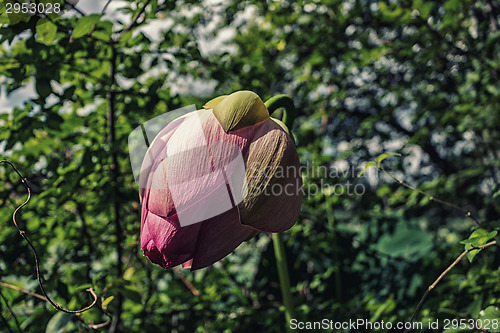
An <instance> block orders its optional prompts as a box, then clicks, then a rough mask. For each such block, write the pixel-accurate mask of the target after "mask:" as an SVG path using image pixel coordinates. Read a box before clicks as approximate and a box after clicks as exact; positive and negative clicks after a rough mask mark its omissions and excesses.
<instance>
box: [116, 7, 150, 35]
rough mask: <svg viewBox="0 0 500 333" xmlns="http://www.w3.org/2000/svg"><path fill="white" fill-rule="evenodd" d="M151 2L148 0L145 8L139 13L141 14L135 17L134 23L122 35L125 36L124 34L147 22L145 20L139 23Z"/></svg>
mask: <svg viewBox="0 0 500 333" xmlns="http://www.w3.org/2000/svg"><path fill="white" fill-rule="evenodd" d="M150 2H151V0H147V1H146V3H145V4H144V6H143V7H142V8H141V10H140V11H139V13H137V15H136V16H135V17H134V19H133V20H132V23H131V24H130V25H129V26H128V27H127V28H125V29H124V30H122V31H121V34H122V35H123V34H124V33H126V32H128V31H130V30H132V29H133V28H135V27H136V26H138V25H140V24H142V23H144V22H145V21H146V20H145V19H144V20H143V21H142V22H139V23H138V22H137V21H138V20H139V17H141V15H142V14H144V12H145V11H146V7H147V6H148V5H149V3H150Z"/></svg>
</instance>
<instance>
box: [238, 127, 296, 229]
mask: <svg viewBox="0 0 500 333" xmlns="http://www.w3.org/2000/svg"><path fill="white" fill-rule="evenodd" d="M247 181H248V182H249V188H250V192H249V195H248V196H247V197H246V198H245V200H244V201H243V202H242V203H241V204H240V205H239V208H240V212H241V221H242V223H243V224H245V225H248V226H251V227H253V228H255V229H257V230H260V231H264V232H282V231H285V230H287V229H289V228H291V227H292V226H293V225H294V224H295V222H296V221H297V218H298V217H299V213H300V208H301V205H302V177H301V175H300V162H299V157H298V155H297V151H296V149H295V145H294V144H293V142H292V139H291V137H290V136H289V135H288V134H286V132H285V131H284V130H283V129H282V128H281V127H280V126H279V125H277V124H276V123H275V122H273V121H272V120H268V121H266V122H265V123H263V124H261V125H260V126H258V127H256V133H255V137H254V138H253V141H252V143H251V144H250V149H249V153H248V156H247Z"/></svg>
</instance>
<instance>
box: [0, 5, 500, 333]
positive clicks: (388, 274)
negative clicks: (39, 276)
mask: <svg viewBox="0 0 500 333" xmlns="http://www.w3.org/2000/svg"><path fill="white" fill-rule="evenodd" d="M8 2H9V1H4V2H3V3H0V9H1V10H0V14H1V16H0V25H1V28H0V34H1V35H0V42H1V44H0V87H1V88H0V96H1V97H0V126H1V131H0V159H8V160H10V161H12V162H13V163H15V165H16V166H17V167H18V168H19V170H20V172H21V173H22V174H23V176H25V177H26V178H27V179H28V183H29V185H30V187H31V189H32V194H33V197H32V199H31V201H30V202H29V204H28V205H27V206H26V207H25V208H23V209H22V210H21V212H20V213H19V215H18V223H19V224H20V227H21V228H22V229H24V230H26V232H27V235H28V237H29V238H30V239H31V241H32V243H33V245H34V246H35V247H36V249H37V251H38V254H39V256H40V260H41V270H42V273H43V277H44V281H45V288H46V289H47V292H48V294H49V295H50V296H51V297H52V298H53V299H54V300H56V301H57V302H59V303H61V304H63V305H64V306H66V307H67V308H69V309H77V308H82V307H83V306H85V305H87V304H89V302H90V299H89V296H88V293H87V292H86V291H85V289H86V288H89V287H91V286H92V287H93V288H94V289H95V291H96V293H97V295H98V297H99V301H98V306H96V307H94V308H93V309H91V310H90V311H87V312H85V313H84V314H82V315H81V316H79V317H78V316H75V315H72V314H65V313H63V312H58V311H56V310H55V309H54V308H53V307H52V306H50V305H49V304H48V303H46V302H44V301H43V300H40V299H39V298H36V297H33V296H31V295H27V294H25V293H22V292H19V291H18V290H15V289H13V288H12V286H14V287H16V288H20V289H23V290H27V291H32V292H35V293H38V294H39V293H40V290H39V288H38V285H37V281H36V275H35V272H34V260H33V256H32V254H31V252H30V249H29V247H28V246H27V244H26V242H25V241H24V240H23V239H22V238H21V237H20V235H19V233H18V232H17V230H16V229H15V227H14V226H13V223H12V219H11V217H12V213H13V211H14V210H15V208H16V207H17V206H18V205H20V204H21V203H22V202H23V201H24V200H25V197H26V194H25V189H24V187H23V186H22V184H21V182H20V180H19V178H18V177H17V175H16V174H15V173H14V172H13V171H12V170H11V169H9V168H7V167H6V166H5V165H2V168H0V282H1V283H2V285H1V286H0V317H1V318H0V319H1V320H0V331H1V332H87V331H91V332H92V331H109V332H159V331H161V332H257V331H261V332H284V331H285V328H284V326H285V319H284V315H283V312H282V297H281V293H280V288H279V279H278V275H277V270H276V266H275V258H274V253H273V248H272V244H271V242H270V235H268V234H261V235H259V236H258V237H256V238H254V239H252V240H251V241H249V242H248V243H245V244H243V245H241V246H240V247H239V248H238V249H237V250H236V251H235V252H234V253H233V254H231V255H229V256H228V257H226V258H225V259H223V260H222V261H220V262H218V263H216V264H215V265H213V266H211V267H209V268H206V269H203V270H200V271H195V272H190V271H189V270H184V269H176V270H172V269H169V270H164V269H162V268H160V267H159V266H156V265H153V264H151V263H150V262H149V261H148V260H147V259H146V258H145V257H143V255H142V251H141V250H140V244H139V230H140V205H139V196H138V187H137V185H136V183H135V182H134V178H133V175H132V169H131V166H130V160H129V156H128V146H127V140H128V135H129V134H130V132H131V131H132V130H133V129H134V128H136V127H137V126H139V125H140V124H142V123H144V122H145V121H147V120H149V119H151V118H153V117H155V116H158V115H161V114H163V113H165V112H168V111H171V110H175V109H177V108H180V107H183V106H187V105H191V104H195V105H196V107H197V108H201V106H202V105H203V104H204V103H205V102H206V101H208V100H210V99H211V98H213V97H215V96H218V95H223V94H228V93H231V92H233V91H236V90H242V89H247V90H252V91H254V92H256V93H257V94H259V95H260V96H261V97H262V99H263V100H266V99H268V98H270V97H272V96H274V95H276V94H281V93H285V94H287V95H289V96H290V97H292V98H293V100H294V102H295V104H296V107H297V109H298V118H297V119H296V121H295V125H294V128H293V129H292V130H293V133H294V134H295V137H296V143H297V149H298V151H299V156H300V159H301V163H302V165H303V168H302V176H303V178H304V193H305V198H304V203H303V207H302V211H301V215H300V218H299V220H298V222H297V223H296V225H295V226H294V227H293V228H292V229H290V230H289V231H287V232H285V233H284V238H285V244H286V251H287V258H288V266H289V270H290V278H291V285H292V295H293V302H294V306H295V310H296V314H295V316H296V318H297V319H298V320H299V321H319V320H322V319H324V318H327V319H330V320H335V321H346V320H349V319H352V320H354V319H358V318H364V319H367V320H370V321H372V322H375V321H381V320H384V321H385V322H388V321H390V322H394V323H395V322H396V321H407V320H409V318H410V317H411V315H412V313H413V311H414V310H415V308H416V305H417V303H418V301H419V299H420V298H421V296H422V294H423V293H424V292H425V290H426V289H427V287H428V286H429V285H430V284H432V282H433V281H434V280H435V279H436V278H437V277H438V276H439V274H441V273H442V272H443V271H444V270H445V269H446V268H447V267H448V266H449V265H450V264H451V263H452V262H453V261H454V260H455V259H456V258H457V257H458V256H459V255H460V253H462V252H463V251H464V244H461V243H460V242H461V241H462V240H464V239H467V238H468V237H469V236H470V235H471V233H472V232H473V231H474V230H475V229H477V228H478V226H477V225H476V224H475V223H474V221H473V220H472V219H470V218H467V217H466V216H465V214H464V212H463V211H460V210H458V209H456V208H453V207H450V206H446V205H442V204H439V203H437V202H435V201H433V200H429V197H426V196H423V195H421V194H419V193H418V192H416V191H413V190H411V189H408V188H406V187H404V186H401V185H400V184H398V183H397V182H395V181H394V180H393V179H391V178H390V177H388V176H387V175H385V174H383V173H382V172H380V171H378V170H377V168H376V167H372V168H370V169H368V170H367V171H366V173H364V174H363V175H362V176H361V177H357V175H358V173H359V172H360V171H361V170H363V168H364V167H365V165H366V162H367V161H370V160H373V159H374V158H376V157H377V156H378V155H380V154H382V153H387V152H394V153H399V154H401V156H396V155H395V156H391V157H388V158H386V159H385V160H384V161H383V162H382V165H383V167H384V168H385V169H386V170H388V171H389V172H390V173H391V174H392V175H394V176H395V177H397V178H398V179H400V180H404V181H405V182H406V183H408V184H410V185H412V186H415V187H417V188H419V189H421V190H423V191H426V192H428V193H429V195H432V196H434V197H435V198H441V199H444V200H446V201H448V202H450V203H453V204H455V205H457V206H459V207H461V208H463V209H465V210H467V211H470V212H471V213H472V215H474V216H476V217H477V219H478V220H479V221H480V222H481V223H482V226H483V228H484V229H485V230H487V231H488V232H490V231H494V230H500V201H499V195H500V188H499V185H498V184H499V177H500V169H499V166H500V159H499V157H500V145H499V144H500V132H499V129H500V86H499V84H498V82H499V77H500V43H499V42H500V30H499V26H500V2H498V1H496V0H477V1H471V0H466V1H460V0H447V1H426V0H413V1H409V0H408V1H363V0H349V1H338V0H317V1H285V0H282V1H232V0H223V1H216V0H206V1H188V0H179V1H172V0H142V1H138V0H130V1H123V0H120V1H118V0H116V1H103V0H100V1H95V0H94V1H87V0H81V1H79V3H78V4H77V5H76V8H71V6H70V7H68V10H67V11H66V12H65V13H64V15H62V16H61V17H52V19H51V21H50V22H45V23H44V22H43V21H40V20H38V19H37V18H36V17H30V16H29V15H24V16H23V15H18V16H16V17H14V16H9V15H7V14H6V4H7V3H8ZM51 2H52V3H55V2H57V1H51ZM62 2H63V1H60V3H62ZM4 166H5V167H4ZM499 264H500V252H499V251H498V246H493V247H489V248H487V249H485V250H482V251H481V252H480V253H479V254H477V256H476V257H475V258H474V259H473V261H472V262H470V261H469V260H467V259H464V260H462V261H461V262H460V263H459V264H457V266H455V267H454V268H453V269H452V270H451V271H450V272H449V273H448V274H447V275H446V276H445V277H444V278H443V280H442V281H441V282H440V283H439V284H438V285H437V287H436V288H435V289H433V290H432V292H431V293H430V294H429V297H428V299H427V300H426V302H425V304H424V305H423V308H422V310H421V311H420V313H419V314H418V315H417V318H416V320H417V321H422V322H427V321H430V320H436V319H441V320H444V319H477V318H486V317H488V316H489V317H488V318H493V317H495V316H496V317H497V318H498V317H500V315H499V313H500V312H499V310H498V306H499V304H500V269H499ZM6 285H8V286H6ZM485 310H487V311H486V312H485ZM105 312H107V313H109V314H110V315H111V316H112V318H113V319H112V320H111V322H110V323H108V324H107V325H105V326H104V327H103V328H91V327H89V325H91V324H99V323H105V322H106V321H108V320H109V318H108V316H106V314H105ZM351 331H352V330H351ZM381 331H383V330H381ZM452 331H453V330H447V332H452ZM458 331H460V330H455V331H454V332H458ZM462 331H463V332H465V331H467V332H470V331H471V330H470V329H468V330H462ZM345 332H350V331H349V330H345ZM433 332H435V331H433ZM478 332H499V330H498V329H497V330H495V329H490V330H482V331H481V330H478Z"/></svg>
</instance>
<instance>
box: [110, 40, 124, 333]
mask: <svg viewBox="0 0 500 333" xmlns="http://www.w3.org/2000/svg"><path fill="white" fill-rule="evenodd" d="M115 44H116V43H112V46H111V60H110V61H111V68H110V73H109V77H110V85H109V92H108V127H109V135H108V143H109V146H110V150H111V170H112V174H111V183H112V186H113V188H114V193H115V194H118V192H119V188H118V177H119V173H120V170H119V162H118V154H117V152H116V92H115V90H114V86H115V84H116V67H117V60H118V51H117V49H116V46H115ZM113 215H114V225H115V237H116V253H117V260H116V270H117V276H122V275H123V266H122V261H123V251H122V242H123V231H122V226H121V221H120V220H121V216H120V203H119V200H118V198H117V197H116V196H115V197H114V198H113ZM116 304H117V309H116V314H115V316H114V317H113V321H112V323H111V327H110V329H109V331H110V332H111V333H114V332H116V331H117V328H118V326H119V324H120V317H121V313H122V305H123V295H122V294H121V293H118V295H116Z"/></svg>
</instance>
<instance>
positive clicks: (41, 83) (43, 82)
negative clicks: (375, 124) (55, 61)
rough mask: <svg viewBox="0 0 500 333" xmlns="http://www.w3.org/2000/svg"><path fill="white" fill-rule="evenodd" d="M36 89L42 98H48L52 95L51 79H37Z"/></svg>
mask: <svg viewBox="0 0 500 333" xmlns="http://www.w3.org/2000/svg"><path fill="white" fill-rule="evenodd" d="M35 89H36V92H37V93H38V95H39V96H40V98H42V99H44V98H47V97H48V96H49V95H50V94H51V93H52V87H51V86H50V80H49V79H37V80H36V82H35Z"/></svg>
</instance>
